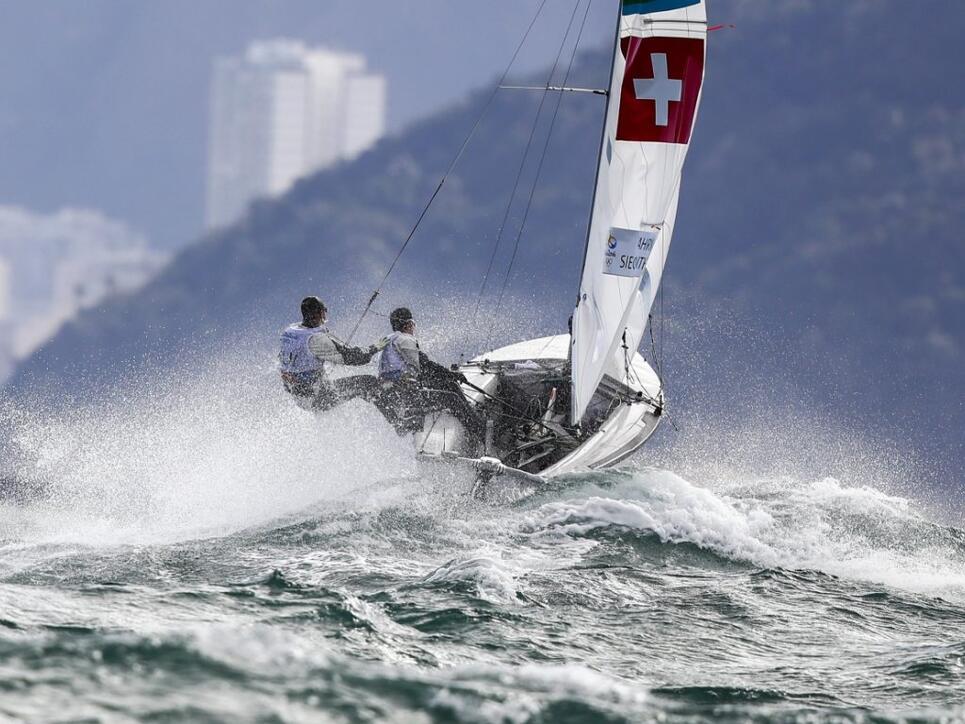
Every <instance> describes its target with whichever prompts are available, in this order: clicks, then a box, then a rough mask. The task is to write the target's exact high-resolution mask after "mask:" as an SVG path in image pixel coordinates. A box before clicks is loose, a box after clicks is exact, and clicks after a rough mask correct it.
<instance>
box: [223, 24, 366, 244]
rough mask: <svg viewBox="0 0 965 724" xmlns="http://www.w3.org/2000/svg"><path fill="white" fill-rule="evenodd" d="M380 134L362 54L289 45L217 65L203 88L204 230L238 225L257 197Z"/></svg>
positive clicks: (351, 153) (268, 45)
mask: <svg viewBox="0 0 965 724" xmlns="http://www.w3.org/2000/svg"><path fill="white" fill-rule="evenodd" d="M384 130H385V79H384V78H383V77H382V76H379V75H374V74H372V73H369V72H367V71H366V68H365V58H364V57H362V56H361V55H354V54H347V53H337V52H334V51H330V50H326V49H323V48H308V47H306V46H305V44H304V43H301V42H299V41H294V40H271V41H260V42H256V43H252V44H251V45H250V46H249V47H248V49H247V52H246V53H245V55H244V57H232V58H219V59H218V60H217V61H216V62H215V68H214V79H213V83H212V88H211V123H210V129H209V140H208V182H207V211H206V219H205V222H206V225H207V227H208V228H212V227H216V226H222V225H224V224H227V223H230V222H232V221H234V220H235V219H237V218H238V217H239V216H240V215H241V214H242V213H243V212H244V210H245V209H246V208H247V206H248V204H249V203H250V202H251V201H252V200H253V199H255V198H257V197H259V196H273V195H277V194H281V193H284V192H285V191H287V190H288V189H289V187H291V185H292V184H293V183H294V181H295V180H296V179H297V178H299V177H301V176H304V175H306V174H308V173H311V172H312V171H315V170H318V169H320V168H324V167H325V166H328V165H330V164H332V163H334V162H336V161H339V160H342V159H350V158H353V157H355V156H357V155H358V154H360V153H362V152H363V151H365V150H366V149H368V148H369V147H371V146H372V145H373V144H374V143H375V142H376V141H377V140H378V139H379V138H380V137H381V136H382V134H383V133H384Z"/></svg>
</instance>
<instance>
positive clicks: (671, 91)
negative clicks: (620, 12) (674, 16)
mask: <svg viewBox="0 0 965 724" xmlns="http://www.w3.org/2000/svg"><path fill="white" fill-rule="evenodd" d="M620 48H621V50H622V51H623V57H624V58H626V61H627V67H626V73H625V74H624V76H623V87H622V88H621V89H620V116H619V119H618V121H617V140H618V141H657V142H659V143H687V142H689V141H690V131H691V129H692V128H693V125H694V116H695V115H696V112H697V98H698V97H699V95H700V85H701V83H702V82H703V77H704V41H703V40H702V39H699V38H633V37H631V38H623V39H622V40H621V41H620Z"/></svg>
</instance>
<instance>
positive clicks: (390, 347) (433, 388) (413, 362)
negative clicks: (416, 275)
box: [375, 307, 486, 443]
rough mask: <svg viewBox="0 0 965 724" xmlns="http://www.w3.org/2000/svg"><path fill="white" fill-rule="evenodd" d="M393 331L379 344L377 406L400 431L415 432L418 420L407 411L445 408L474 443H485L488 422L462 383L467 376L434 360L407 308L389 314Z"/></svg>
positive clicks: (419, 421)
mask: <svg viewBox="0 0 965 724" xmlns="http://www.w3.org/2000/svg"><path fill="white" fill-rule="evenodd" d="M389 324H390V325H391V327H392V334H390V335H389V336H388V337H385V338H384V339H383V340H382V341H380V342H379V344H378V345H377V346H378V347H381V348H382V356H381V357H380V358H379V380H381V381H382V387H383V392H382V395H381V396H380V398H379V399H378V400H377V401H376V403H375V404H376V407H378V408H379V410H380V411H381V412H382V414H383V415H384V416H385V417H386V419H387V420H388V421H389V422H391V423H392V424H393V425H394V426H395V428H396V430H398V431H399V432H400V433H405V432H412V431H413V429H414V427H413V426H412V423H413V422H415V423H416V424H417V425H418V427H417V428H415V429H420V428H421V427H422V424H421V422H422V421H421V420H416V421H412V420H407V419H406V415H405V413H406V411H407V410H412V409H416V410H419V409H432V408H435V409H445V410H448V411H449V412H451V413H452V414H453V416H454V417H455V418H456V419H457V420H459V422H460V423H462V426H463V427H464V428H465V430H466V433H467V435H468V436H469V438H470V439H471V440H473V441H474V442H477V443H480V442H482V440H483V438H484V436H485V431H486V421H485V418H483V416H482V415H480V414H479V412H477V411H476V410H475V409H474V408H473V407H472V405H471V404H470V403H469V401H468V400H467V399H466V396H465V395H464V394H463V392H462V388H461V387H460V386H459V384H460V382H465V381H466V377H465V375H463V374H462V373H461V372H455V371H452V370H449V369H448V368H446V367H445V366H443V365H441V364H438V363H437V362H433V361H432V360H430V359H429V357H428V355H426V354H425V352H423V351H422V350H421V349H420V347H419V340H418V339H416V337H415V320H414V319H413V318H412V312H411V311H410V310H409V309H408V308H407V307H399V308H398V309H394V310H392V313H391V314H390V315H389Z"/></svg>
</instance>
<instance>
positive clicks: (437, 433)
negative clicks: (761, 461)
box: [415, 334, 663, 479]
mask: <svg viewBox="0 0 965 724" xmlns="http://www.w3.org/2000/svg"><path fill="white" fill-rule="evenodd" d="M569 344H570V337H569V335H566V334H564V335H556V336H553V337H541V338H538V339H531V340H527V341H525V342H519V343H516V344H513V345H509V346H507V347H502V348H500V349H497V350H493V351H492V352H489V353H486V354H483V355H480V356H478V357H476V358H475V359H473V360H471V361H470V362H468V363H466V364H464V365H463V366H462V367H461V368H460V371H461V372H462V373H463V374H464V375H465V376H466V378H467V380H468V381H469V385H467V386H464V388H463V391H464V393H465V395H466V397H467V398H468V399H469V400H470V401H471V402H473V403H474V404H475V405H477V407H479V408H480V409H482V408H484V407H486V405H489V406H490V407H492V406H493V402H492V400H493V398H494V397H496V396H497V395H498V394H499V393H500V389H501V388H500V385H501V383H503V381H504V380H505V378H506V377H512V376H514V375H523V376H527V377H529V378H533V379H536V380H539V379H540V375H543V374H545V375H546V376H547V378H554V374H556V373H557V370H561V369H562V368H564V367H565V366H566V365H567V351H568V349H569ZM626 370H627V371H628V374H625V375H624V379H622V380H619V381H618V380H614V379H612V378H605V379H604V381H603V383H602V384H601V386H600V388H599V391H598V394H597V395H596V396H595V398H594V402H595V405H596V407H597V408H598V409H597V414H596V417H595V419H594V413H593V410H592V409H591V412H590V414H589V415H588V416H587V418H585V420H587V423H585V427H584V428H583V429H581V430H580V431H579V433H578V434H576V435H575V436H574V437H572V438H569V437H567V438H566V439H565V440H563V441H562V442H561V444H560V446H559V448H558V450H557V451H555V452H552V453H547V454H546V456H545V457H544V458H542V459H534V460H532V461H529V462H526V458H525V457H524V455H523V454H521V453H519V452H518V448H517V450H516V451H509V450H508V448H505V447H504V448H503V449H500V447H499V445H495V446H494V445H492V442H491V441H487V448H489V449H486V450H478V449H475V450H470V449H468V447H467V445H466V440H465V435H464V434H463V430H462V427H461V426H460V425H459V423H458V422H457V421H456V420H455V419H454V418H453V417H452V416H451V415H449V414H447V413H434V414H430V415H427V417H426V423H425V427H424V429H423V430H422V432H420V433H416V435H415V445H416V450H417V451H418V452H420V453H422V454H423V455H426V456H434V457H438V458H442V459H445V458H451V459H453V460H454V461H455V459H456V458H462V459H463V462H471V460H466V459H467V458H470V459H478V458H481V457H484V456H485V457H490V458H497V459H499V460H501V461H502V462H503V463H504V469H503V470H501V471H498V472H493V473H492V474H493V475H495V476H498V477H504V476H508V477H513V476H514V475H515V476H516V478H517V479H525V476H526V475H537V476H539V477H540V478H543V479H547V478H552V477H555V476H558V475H564V474H566V473H572V472H577V471H584V470H593V469H598V468H605V467H608V466H611V465H615V464H616V463H618V462H620V461H621V460H623V459H624V458H626V457H627V456H628V455H630V454H631V453H633V452H634V451H635V450H637V449H638V448H639V447H640V446H641V445H643V444H644V443H645V442H646V441H647V439H648V438H649V437H650V436H651V435H652V434H653V433H654V431H655V430H656V428H657V425H658V424H659V422H660V415H661V411H662V407H663V392H662V389H661V385H660V379H659V377H658V376H657V374H656V372H654V370H653V369H652V368H651V367H650V365H649V364H647V362H646V361H645V360H644V359H643V357H642V356H641V355H640V354H639V353H636V352H635V353H633V355H632V357H630V358H629V359H628V365H627V366H626ZM551 384H552V382H546V383H544V385H543V386H544V387H546V386H549V385H551ZM484 392H485V393H488V394H484ZM555 394H556V393H555V391H554V392H553V395H554V396H555ZM533 402H534V403H535V404H537V405H539V404H540V401H539V399H538V395H534V397H533ZM550 406H551V405H550ZM551 412H553V410H552V409H550V410H547V412H546V413H545V416H544V417H543V418H542V419H544V420H546V425H545V428H546V430H550V428H551V427H552V428H554V429H559V430H561V433H562V431H563V428H562V427H561V426H560V424H559V420H563V419H565V418H566V417H567V415H568V409H566V410H559V411H557V414H555V415H552V414H551ZM554 420H555V421H554ZM541 426H542V423H536V427H537V429H539V428H540V427H541ZM587 428H589V429H587ZM534 445H535V444H534ZM523 447H525V445H523ZM547 448H548V446H543V448H542V449H547ZM564 450H565V452H562V451H564ZM520 462H522V464H520ZM517 464H518V465H519V466H518V467H516V465H517Z"/></svg>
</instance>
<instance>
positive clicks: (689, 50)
mask: <svg viewBox="0 0 965 724" xmlns="http://www.w3.org/2000/svg"><path fill="white" fill-rule="evenodd" d="M706 39H707V13H706V9H705V7H704V2H703V0H623V1H622V3H621V16H620V25H619V33H618V38H617V40H618V42H617V43H616V48H615V50H614V61H613V73H612V76H611V78H610V95H609V101H608V104H609V105H608V107H607V114H606V123H605V128H604V134H603V143H602V148H601V151H600V165H599V170H598V172H597V180H596V191H595V194H594V199H593V211H592V216H591V217H590V228H589V233H588V236H587V247H586V257H585V259H584V262H583V276H582V278H581V281H580V290H579V297H578V300H577V305H576V311H575V312H574V314H573V335H572V350H571V360H572V382H573V400H572V408H571V418H572V421H573V423H574V424H577V423H579V421H580V420H581V419H582V417H583V415H584V413H585V412H586V408H587V406H588V405H589V403H590V400H591V398H592V397H593V393H594V392H595V391H596V389H597V387H598V386H599V384H600V382H601V380H602V379H603V377H604V375H608V376H611V377H613V378H614V379H616V380H623V379H624V378H625V377H626V376H627V375H628V374H631V372H630V370H629V368H628V365H627V360H628V358H629V357H630V356H632V355H633V354H634V353H635V352H636V350H637V347H638V346H639V344H640V340H641V338H642V337H643V332H644V329H645V328H646V325H647V318H648V317H649V315H650V310H651V308H652V307H653V302H654V299H655V298H656V294H657V289H658V288H659V286H660V281H661V276H662V274H663V267H664V263H665V262H666V259H667V252H668V250H669V247H670V240H671V237H672V236H673V227H674V222H675V220H676V215H677V200H678V196H679V193H680V175H681V170H682V168H683V163H684V158H685V157H686V155H687V148H688V146H689V145H690V134H691V130H692V129H693V124H694V120H695V119H696V116H697V108H698V106H699V104H700V91H701V86H702V84H703V77H704V58H705V45H706Z"/></svg>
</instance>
